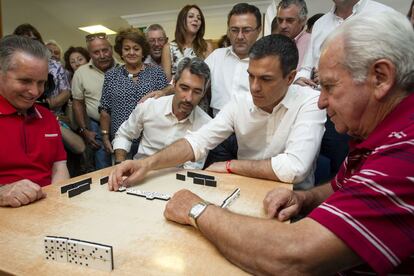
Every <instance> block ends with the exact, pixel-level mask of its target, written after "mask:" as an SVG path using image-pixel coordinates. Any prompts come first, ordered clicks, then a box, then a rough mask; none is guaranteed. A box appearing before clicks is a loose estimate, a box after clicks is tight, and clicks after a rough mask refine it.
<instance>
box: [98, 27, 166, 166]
mask: <svg viewBox="0 0 414 276" xmlns="http://www.w3.org/2000/svg"><path fill="white" fill-rule="evenodd" d="M114 49H115V52H116V53H118V55H119V56H120V57H121V59H122V60H123V61H124V62H125V64H124V65H122V66H119V67H115V68H114V69H111V70H109V71H108V72H106V74H105V79H104V84H103V88H102V97H101V104H100V106H99V112H100V123H101V129H102V137H103V142H104V147H105V150H106V151H107V152H108V153H112V152H113V150H112V145H111V141H112V139H113V138H114V136H115V133H116V132H117V130H118V128H119V127H120V126H121V124H122V123H123V122H124V121H126V120H127V119H128V117H129V115H130V114H131V113H132V111H133V110H134V109H135V107H137V104H138V102H139V100H140V99H141V98H142V97H143V96H145V95H146V94H147V93H149V92H151V91H155V90H161V89H163V88H165V87H166V86H167V85H168V82H167V78H166V76H165V74H164V71H163V70H162V68H161V67H159V66H154V65H148V64H144V60H145V58H146V57H147V56H148V54H149V52H150V46H149V44H148V42H147V40H146V38H145V36H144V35H143V34H142V32H141V31H139V30H137V29H133V28H129V29H126V30H121V31H119V33H118V35H117V36H116V38H115V47H114ZM137 108H139V107H137ZM137 150H138V141H136V140H135V141H133V144H132V147H131V149H130V150H129V153H128V156H127V157H126V158H124V159H128V158H129V159H132V158H133V156H134V155H135V153H136V152H137Z"/></svg>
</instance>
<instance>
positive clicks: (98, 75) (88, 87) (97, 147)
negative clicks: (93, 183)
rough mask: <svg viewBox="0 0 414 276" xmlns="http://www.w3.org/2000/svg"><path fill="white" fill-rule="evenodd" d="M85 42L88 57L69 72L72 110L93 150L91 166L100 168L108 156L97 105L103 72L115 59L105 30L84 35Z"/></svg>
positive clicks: (109, 67)
mask: <svg viewBox="0 0 414 276" xmlns="http://www.w3.org/2000/svg"><path fill="white" fill-rule="evenodd" d="M86 45H87V48H88V51H89V55H90V56H91V60H90V61H89V63H87V64H85V65H83V66H81V67H79V69H78V70H76V72H75V74H74V76H73V80H72V95H73V111H74V114H75V120H76V123H77V124H78V126H79V129H78V132H79V134H80V135H81V136H82V137H83V139H84V140H85V143H86V144H87V145H88V147H89V148H91V149H93V150H94V151H95V169H102V168H105V167H108V166H110V165H111V156H110V155H109V154H108V153H106V152H105V150H104V148H103V146H102V131H101V128H100V125H99V112H98V106H99V101H100V99H101V94H102V86H103V82H104V75H105V72H106V71H108V70H109V69H111V68H112V67H114V66H115V60H114V58H113V57H112V45H111V44H110V43H109V41H108V39H107V36H106V34H105V33H97V34H90V35H87V36H86Z"/></svg>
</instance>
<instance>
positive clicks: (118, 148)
mask: <svg viewBox="0 0 414 276" xmlns="http://www.w3.org/2000/svg"><path fill="white" fill-rule="evenodd" d="M151 105H152V100H149V101H147V102H145V103H142V104H138V105H137V106H136V107H135V109H134V110H133V111H132V112H131V115H129V117H128V120H126V121H125V122H123V123H122V124H121V126H120V127H119V128H118V131H117V132H116V133H115V137H114V139H113V141H112V148H113V150H114V151H115V163H116V164H118V163H121V162H122V161H124V160H125V159H126V157H127V153H128V152H129V151H130V150H131V144H132V140H134V139H138V138H139V136H140V135H141V132H142V131H143V129H144V121H145V118H144V117H145V116H148V117H151V115H150V113H151V110H150V108H149V106H151Z"/></svg>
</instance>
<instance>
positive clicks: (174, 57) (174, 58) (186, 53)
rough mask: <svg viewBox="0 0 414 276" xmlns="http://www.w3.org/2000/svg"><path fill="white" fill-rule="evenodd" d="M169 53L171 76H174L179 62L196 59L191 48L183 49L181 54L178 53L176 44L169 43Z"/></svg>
mask: <svg viewBox="0 0 414 276" xmlns="http://www.w3.org/2000/svg"><path fill="white" fill-rule="evenodd" d="M170 53H171V75H172V76H174V75H175V72H177V66H178V63H180V61H181V60H182V59H183V58H185V57H189V58H193V57H197V55H196V53H195V52H194V50H193V48H184V49H183V52H181V51H180V48H178V45H177V43H176V42H171V43H170Z"/></svg>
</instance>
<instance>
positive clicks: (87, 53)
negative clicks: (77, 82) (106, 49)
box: [63, 46, 91, 73]
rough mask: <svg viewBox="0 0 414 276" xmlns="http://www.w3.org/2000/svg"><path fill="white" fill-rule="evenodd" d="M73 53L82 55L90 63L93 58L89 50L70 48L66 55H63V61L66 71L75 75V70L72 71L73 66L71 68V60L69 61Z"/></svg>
mask: <svg viewBox="0 0 414 276" xmlns="http://www.w3.org/2000/svg"><path fill="white" fill-rule="evenodd" d="M73 53H79V54H81V55H82V56H83V57H84V58H85V59H86V60H87V61H88V62H89V60H90V59H91V57H90V56H89V52H88V50H86V49H85V48H83V47H73V46H70V47H69V48H68V49H67V50H66V52H65V54H64V55H63V59H64V60H65V69H66V70H68V71H69V72H72V73H73V69H72V66H70V60H69V59H70V55H71V54H73Z"/></svg>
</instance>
